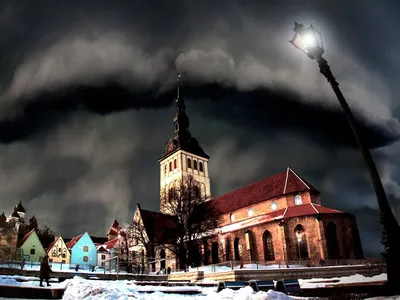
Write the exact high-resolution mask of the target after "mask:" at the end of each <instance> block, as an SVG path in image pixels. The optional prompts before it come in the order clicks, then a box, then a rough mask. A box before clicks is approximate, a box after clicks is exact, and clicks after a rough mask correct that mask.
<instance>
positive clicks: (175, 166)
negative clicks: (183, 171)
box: [174, 159, 177, 169]
mask: <svg viewBox="0 0 400 300" xmlns="http://www.w3.org/2000/svg"><path fill="white" fill-rule="evenodd" d="M176 168H177V165H176V159H174V169H176Z"/></svg>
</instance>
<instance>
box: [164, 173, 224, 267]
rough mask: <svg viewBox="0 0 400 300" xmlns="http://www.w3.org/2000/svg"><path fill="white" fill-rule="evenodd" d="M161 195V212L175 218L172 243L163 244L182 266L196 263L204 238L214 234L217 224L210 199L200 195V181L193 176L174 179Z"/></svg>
mask: <svg viewBox="0 0 400 300" xmlns="http://www.w3.org/2000/svg"><path fill="white" fill-rule="evenodd" d="M162 198H163V199H162V201H161V203H162V211H164V212H167V213H168V214H170V215H172V216H174V217H175V219H176V226H175V229H174V231H173V234H174V239H173V240H172V242H173V243H171V244H165V246H166V247H167V248H169V249H170V250H171V251H172V252H174V253H175V255H176V257H177V258H178V261H179V267H180V268H181V269H186V267H187V266H189V265H198V264H199V263H200V262H201V259H202V257H201V253H200V251H199V249H200V248H201V247H202V245H203V241H204V238H206V237H208V236H212V235H214V234H215V230H216V228H217V227H218V226H219V224H220V218H219V215H218V213H217V211H216V210H215V208H214V207H213V205H212V201H207V202H206V195H204V194H202V192H201V188H200V184H199V182H197V181H196V180H195V179H194V178H193V176H187V177H184V178H183V179H182V180H180V181H179V182H176V184H175V185H174V186H173V187H171V188H170V189H169V190H167V191H165V193H164V194H163V195H162ZM171 233H172V232H171Z"/></svg>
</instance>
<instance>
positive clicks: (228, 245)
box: [225, 237, 231, 261]
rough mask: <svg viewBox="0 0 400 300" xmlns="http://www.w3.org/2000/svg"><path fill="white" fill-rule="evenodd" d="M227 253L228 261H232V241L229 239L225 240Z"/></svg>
mask: <svg viewBox="0 0 400 300" xmlns="http://www.w3.org/2000/svg"><path fill="white" fill-rule="evenodd" d="M225 252H226V254H225V255H226V261H230V260H231V240H230V239H229V237H227V238H226V239H225Z"/></svg>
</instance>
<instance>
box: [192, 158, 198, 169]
mask: <svg viewBox="0 0 400 300" xmlns="http://www.w3.org/2000/svg"><path fill="white" fill-rule="evenodd" d="M193 169H195V170H197V160H194V161H193Z"/></svg>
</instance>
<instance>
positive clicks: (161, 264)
mask: <svg viewBox="0 0 400 300" xmlns="http://www.w3.org/2000/svg"><path fill="white" fill-rule="evenodd" d="M165 256H166V255H165V250H164V249H161V251H160V259H161V263H160V268H161V269H165Z"/></svg>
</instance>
